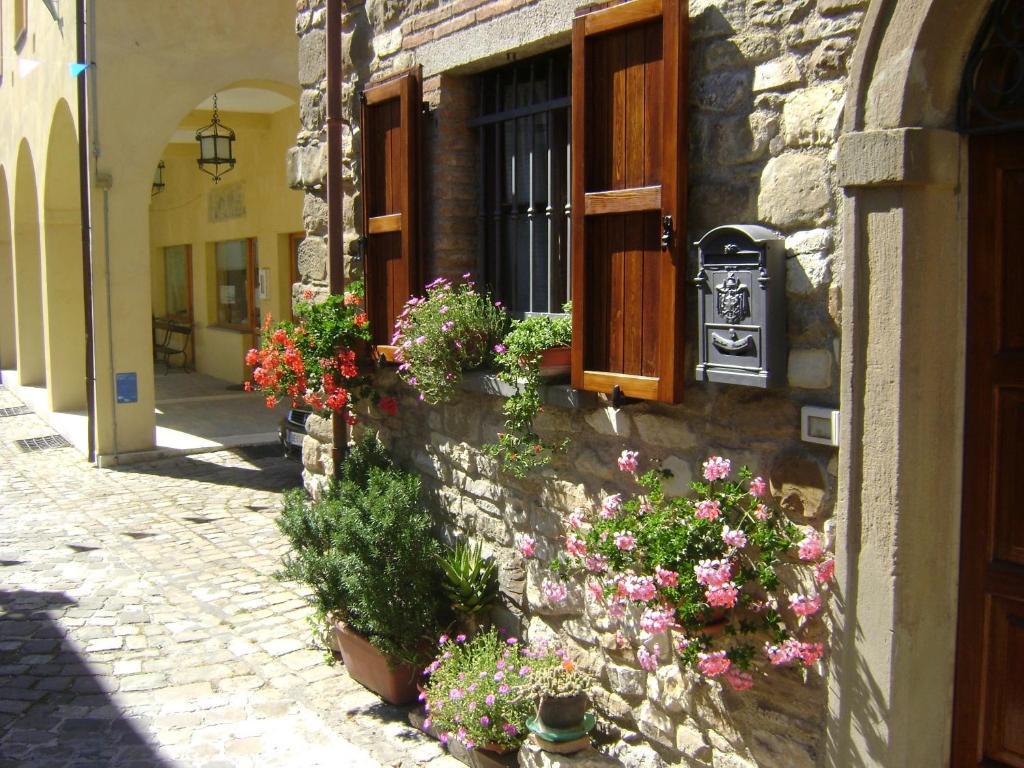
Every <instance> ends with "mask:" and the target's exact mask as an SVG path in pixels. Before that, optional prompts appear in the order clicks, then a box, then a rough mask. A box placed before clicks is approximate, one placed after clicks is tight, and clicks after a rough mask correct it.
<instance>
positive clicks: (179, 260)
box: [164, 245, 189, 319]
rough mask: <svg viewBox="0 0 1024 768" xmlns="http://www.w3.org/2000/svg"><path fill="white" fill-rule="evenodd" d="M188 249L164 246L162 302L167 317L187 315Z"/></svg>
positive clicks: (186, 316)
mask: <svg viewBox="0 0 1024 768" xmlns="http://www.w3.org/2000/svg"><path fill="white" fill-rule="evenodd" d="M188 298H189V286H188V249H187V247H186V246H184V245H175V246H171V247H170V248H164V304H165V305H166V306H165V311H166V312H167V315H168V316H169V317H176V318H182V319H187V318H188V317H189V300H188Z"/></svg>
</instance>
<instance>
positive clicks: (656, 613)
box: [640, 606, 676, 635]
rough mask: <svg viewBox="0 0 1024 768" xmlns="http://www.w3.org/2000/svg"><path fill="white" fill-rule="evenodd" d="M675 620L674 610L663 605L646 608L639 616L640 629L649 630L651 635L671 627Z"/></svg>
mask: <svg viewBox="0 0 1024 768" xmlns="http://www.w3.org/2000/svg"><path fill="white" fill-rule="evenodd" d="M675 621H676V615H675V612H674V611H673V610H672V609H670V608H666V607H665V606H659V607H656V608H647V609H646V610H645V611H644V613H643V615H642V616H641V617H640V629H642V630H643V631H644V632H650V633H651V634H652V635H656V634H658V633H659V632H664V631H665V630H666V629H668V628H669V627H671V626H672V625H673V624H675Z"/></svg>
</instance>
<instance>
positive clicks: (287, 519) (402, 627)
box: [278, 438, 441, 663]
mask: <svg viewBox="0 0 1024 768" xmlns="http://www.w3.org/2000/svg"><path fill="white" fill-rule="evenodd" d="M278 526H279V527H280V529H281V531H282V533H284V535H285V536H286V537H287V538H288V540H289V541H290V542H291V544H292V547H293V551H292V552H291V553H290V554H289V555H288V556H286V558H285V561H284V571H283V575H284V576H285V577H287V578H289V579H293V580H296V581H300V582H302V583H304V584H307V585H308V586H309V587H310V589H311V590H312V592H313V602H314V605H315V606H316V608H317V612H318V613H319V614H322V615H323V616H325V617H327V616H334V617H337V618H339V619H342V620H344V621H345V622H347V623H348V624H349V626H350V627H351V628H352V629H353V630H355V631H356V632H358V633H360V634H362V635H363V636H365V637H366V638H367V639H368V640H369V641H370V642H371V643H373V644H374V645H375V646H376V647H377V648H378V649H379V650H381V651H382V652H384V653H386V654H388V655H390V656H392V657H394V658H396V659H399V660H402V661H409V662H414V663H415V662H418V661H421V660H422V658H423V649H424V647H428V646H427V644H428V643H429V641H430V638H432V637H434V636H436V633H437V630H438V625H439V621H438V614H439V610H440V607H441V598H440V595H439V593H438V589H437V584H438V582H439V579H440V573H439V570H438V566H437V557H438V553H439V552H438V544H437V542H436V540H435V539H434V536H433V532H432V521H431V519H430V516H429V515H428V514H427V512H426V511H425V510H424V508H423V506H422V505H421V503H420V483H419V479H418V478H417V477H415V476H414V475H411V474H408V473H406V472H403V471H401V470H400V469H397V468H395V467H394V466H392V465H391V462H390V459H389V458H388V457H387V455H386V454H385V453H384V452H383V449H382V447H381V446H380V445H379V443H377V442H376V441H375V440H373V439H372V438H368V439H366V440H364V441H362V442H361V443H359V444H357V445H356V447H355V448H354V449H353V451H352V452H351V454H350V455H349V458H348V460H347V461H346V463H345V466H344V467H343V470H342V478H341V480H340V482H338V483H336V484H335V485H333V486H332V488H331V489H330V491H329V492H328V493H327V494H326V495H325V496H324V497H323V498H322V499H319V500H317V501H311V500H308V499H306V498H305V497H304V496H303V494H302V493H301V492H294V493H292V494H289V495H288V497H287V498H286V502H285V508H284V511H283V513H282V515H281V517H280V519H279V520H278Z"/></svg>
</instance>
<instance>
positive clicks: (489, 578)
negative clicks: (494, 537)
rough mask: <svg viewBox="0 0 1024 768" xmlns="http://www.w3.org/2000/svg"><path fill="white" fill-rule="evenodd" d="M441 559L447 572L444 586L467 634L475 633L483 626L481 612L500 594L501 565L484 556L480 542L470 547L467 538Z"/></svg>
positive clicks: (443, 569) (444, 572)
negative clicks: (498, 573) (498, 574)
mask: <svg viewBox="0 0 1024 768" xmlns="http://www.w3.org/2000/svg"><path fill="white" fill-rule="evenodd" d="M439 560H440V565H441V571H442V573H443V574H444V580H443V583H442V585H441V588H442V590H443V591H444V594H445V596H446V597H447V598H448V601H449V602H450V603H451V606H452V610H453V611H455V614H456V616H458V618H459V620H460V621H461V622H462V624H463V625H464V626H465V628H466V632H467V634H470V635H474V634H476V631H477V629H478V628H479V626H480V619H479V616H480V614H482V613H484V612H485V611H487V610H488V609H489V608H490V607H491V606H492V605H493V604H494V601H495V600H496V599H497V597H498V580H497V578H496V572H497V564H496V563H495V562H494V558H492V557H484V555H483V553H482V552H481V549H480V544H479V543H477V544H476V545H475V546H470V545H469V544H468V543H466V542H463V541H459V542H457V543H456V544H455V546H454V547H451V548H450V549H449V550H448V551H447V552H445V553H444V554H443V555H442V556H441V557H440V558H439Z"/></svg>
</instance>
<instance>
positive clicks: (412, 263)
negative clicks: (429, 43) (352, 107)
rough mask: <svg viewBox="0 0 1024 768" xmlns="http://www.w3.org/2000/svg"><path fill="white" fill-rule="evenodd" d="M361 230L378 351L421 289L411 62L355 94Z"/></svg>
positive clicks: (417, 105)
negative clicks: (359, 96)
mask: <svg viewBox="0 0 1024 768" xmlns="http://www.w3.org/2000/svg"><path fill="white" fill-rule="evenodd" d="M362 101H363V108H362V157H363V172H362V190H363V234H364V236H365V237H366V240H365V242H366V262H365V265H364V271H365V275H366V312H367V314H368V315H369V318H370V332H371V333H372V334H373V343H374V344H375V345H377V348H378V351H379V352H380V353H381V354H382V355H384V356H385V357H387V358H388V359H392V358H393V355H394V347H393V346H391V336H392V334H393V333H394V328H395V320H396V319H397V318H398V314H399V313H400V312H401V311H402V307H403V306H404V305H405V302H406V301H407V300H408V299H409V297H410V296H411V295H412V294H413V292H418V291H419V290H420V289H422V287H423V284H422V280H421V276H420V254H419V221H418V213H419V211H418V206H419V173H418V171H419V118H420V109H421V95H420V73H419V68H416V69H414V70H410V71H408V72H404V73H402V74H400V75H397V76H395V77H393V78H391V79H389V80H387V81H385V82H382V83H375V84H372V85H370V86H368V87H367V88H366V89H365V90H364V91H363V93H362Z"/></svg>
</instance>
